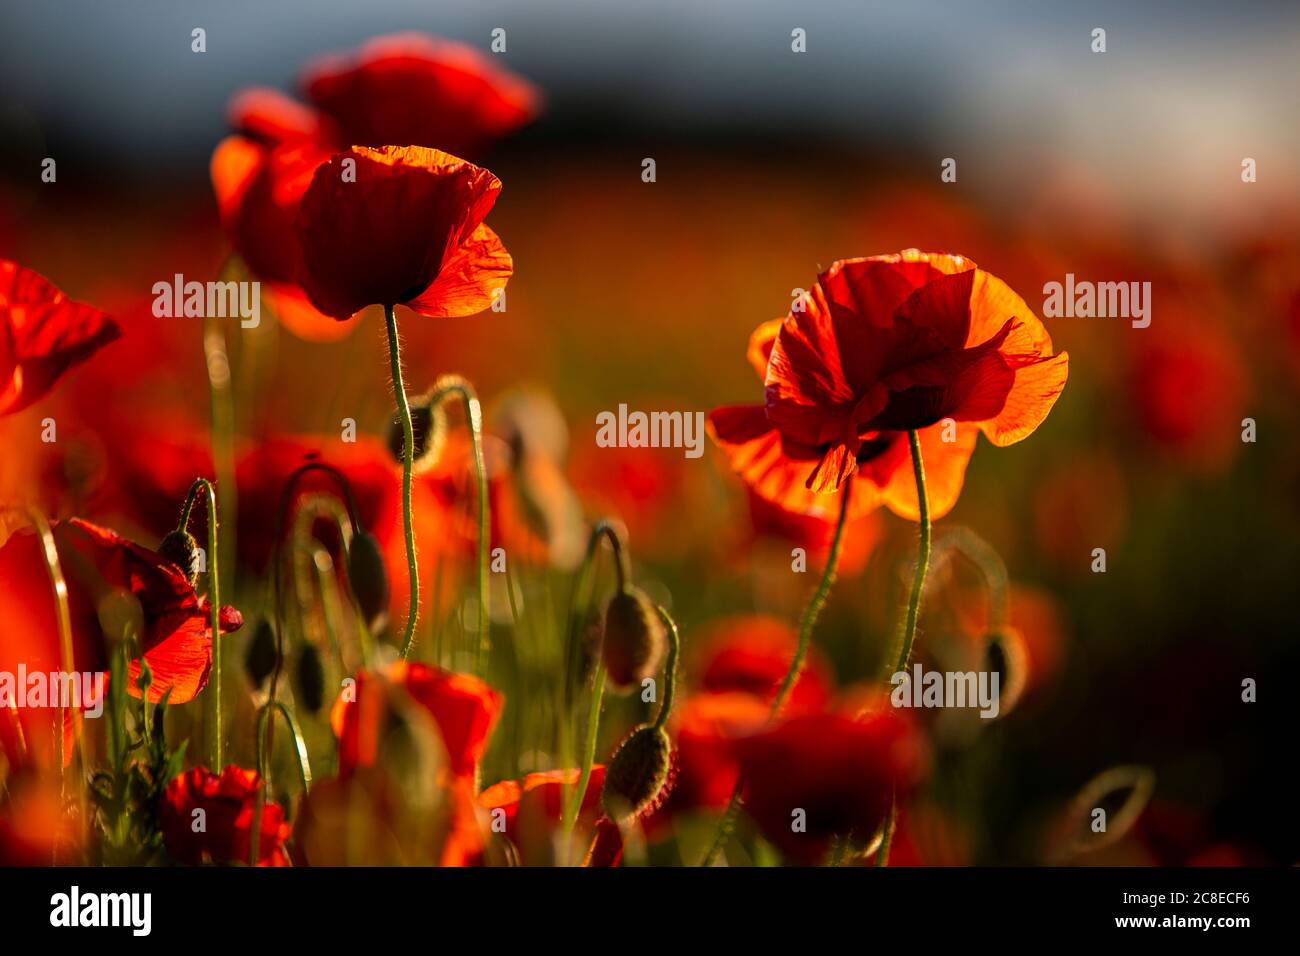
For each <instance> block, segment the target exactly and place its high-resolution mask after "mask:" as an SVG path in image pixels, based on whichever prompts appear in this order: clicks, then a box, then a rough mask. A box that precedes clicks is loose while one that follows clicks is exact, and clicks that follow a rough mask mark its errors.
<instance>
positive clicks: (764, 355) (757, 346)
mask: <svg viewBox="0 0 1300 956" xmlns="http://www.w3.org/2000/svg"><path fill="white" fill-rule="evenodd" d="M784 322H785V319H772V320H771V321H770V322H764V323H763V324H762V325H760V326H759V327H758V328H756V329H755V330H754V333H753V334H752V335H751V336H750V337H749V348H748V349H747V350H746V352H745V357H746V358H747V359H749V364H750V365H752V366H753V367H754V371H755V372H757V373H758V377H759V379H760V380H765V379H766V378H767V362H768V359H770V358H771V357H772V346H773V345H775V344H776V337H777V336H778V335H779V334H780V332H781V325H782V323H784Z"/></svg>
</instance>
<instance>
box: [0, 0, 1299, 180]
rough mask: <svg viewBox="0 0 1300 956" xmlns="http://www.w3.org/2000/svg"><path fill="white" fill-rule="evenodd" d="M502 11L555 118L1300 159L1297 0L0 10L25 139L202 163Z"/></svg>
mask: <svg viewBox="0 0 1300 956" xmlns="http://www.w3.org/2000/svg"><path fill="white" fill-rule="evenodd" d="M810 6H811V7H815V9H814V10H809V9H808V8H809V7H810ZM1085 7H1086V9H1085ZM196 26H202V27H203V28H204V29H205V30H206V31H207V44H208V49H207V52H206V53H205V54H195V53H193V52H191V50H190V31H191V30H192V29H193V28H194V27H196ZM498 26H499V27H504V28H505V29H506V31H507V42H508V51H507V53H506V54H505V56H504V60H505V62H506V64H507V65H508V66H509V67H510V68H512V69H514V70H515V71H517V72H519V73H522V74H524V75H525V76H528V77H529V78H531V79H533V80H534V81H535V82H537V83H538V84H539V85H540V86H541V87H542V88H543V90H544V91H545V92H546V94H547V96H548V99H549V103H550V110H549V113H548V116H549V121H548V122H549V123H550V124H553V127H551V128H559V129H567V130H572V129H574V128H576V127H582V126H585V127H588V128H608V129H610V130H620V129H622V130H627V129H643V130H645V131H648V132H651V133H653V134H654V135H659V136H668V137H678V138H689V137H692V136H698V135H701V134H714V135H717V134H719V133H722V134H724V135H725V133H726V131H727V130H728V129H749V130H753V129H768V130H776V131H786V132H789V133H791V134H793V135H799V134H801V133H805V132H806V133H811V134H814V135H824V136H833V137H838V138H845V139H849V140H860V141H862V142H864V143H881V142H883V143H886V144H894V146H895V148H913V149H914V148H916V144H917V143H918V142H919V143H920V144H922V147H923V149H924V150H926V151H929V152H931V153H934V154H935V155H936V156H937V157H942V156H945V155H961V156H963V157H965V158H967V159H970V158H978V157H979V156H981V154H986V155H991V156H1005V155H1007V154H1008V153H1012V154H1020V155H1023V154H1025V153H1026V152H1027V151H1029V150H1031V149H1032V150H1034V151H1039V150H1042V149H1044V148H1048V149H1056V150H1058V151H1059V152H1061V153H1063V154H1068V155H1071V156H1075V157H1078V158H1079V159H1080V160H1082V161H1085V162H1088V163H1091V164H1095V165H1097V166H1098V167H1099V168H1100V169H1103V170H1106V171H1107V174H1108V175H1109V174H1110V173H1113V172H1115V171H1117V170H1118V171H1121V172H1125V177H1124V178H1125V179H1126V180H1127V181H1129V182H1131V183H1132V184H1133V186H1134V189H1135V191H1136V192H1138V193H1142V194H1148V193H1151V192H1152V191H1154V192H1155V194H1157V195H1158V194H1159V192H1160V190H1161V189H1171V195H1176V194H1185V191H1186V190H1185V187H1186V183H1185V182H1182V181H1180V180H1179V177H1178V176H1172V177H1171V176H1170V174H1169V169H1170V168H1171V167H1173V166H1177V167H1178V168H1179V169H1180V170H1191V171H1193V172H1192V174H1193V175H1199V171H1207V170H1212V169H1217V168H1218V167H1219V166H1220V165H1222V164H1224V163H1232V164H1235V163H1236V162H1238V161H1239V158H1238V157H1240V156H1242V155H1251V156H1255V157H1256V158H1258V159H1259V160H1260V163H1261V167H1267V166H1269V165H1271V167H1272V168H1273V169H1277V168H1279V166H1281V165H1283V164H1285V165H1287V167H1288V168H1289V169H1290V170H1291V171H1292V172H1294V171H1295V170H1296V166H1295V161H1294V159H1292V157H1294V156H1297V155H1300V143H1298V142H1297V138H1298V137H1300V133H1298V132H1297V129H1296V124H1295V123H1294V122H1293V121H1292V119H1293V107H1294V103H1293V99H1294V95H1295V90H1297V89H1300V75H1298V74H1300V66H1298V64H1300V5H1297V4H1294V3H1292V4H1237V3H1203V2H1176V0H1163V2H1144V3H1140V4H1135V3H1130V2H1127V0H1124V2H1109V3H1092V4H1087V5H1083V4H1075V3H1036V2H1027V0H1022V2H972V0H954V2H949V3H929V2H914V0H909V2H889V3H867V2H861V0H858V2H839V3H836V2H831V3H818V4H809V3H807V2H769V3H762V2H741V0H658V2H655V3H648V2H647V3H623V2H594V0H588V2H576V0H562V2H539V0H519V2H491V0H487V2H484V0H472V2H463V0H450V2H448V0H437V2H430V0H367V2H364V3H359V2H353V0H273V2H271V0H221V2H215V0H204V2H195V0H181V2H178V0H41V2H34V0H18V2H6V3H4V4H3V5H2V6H0V133H3V136H4V139H5V140H6V142H7V144H8V148H12V149H15V150H20V151H33V152H37V153H39V150H40V149H41V148H42V147H44V146H45V145H46V144H55V145H57V146H58V148H60V149H64V150H73V151H93V152H94V153H95V155H96V156H97V157H99V159H100V160H101V161H102V162H104V163H106V164H115V163H116V164H121V163H123V162H126V163H131V162H136V161H138V159H139V157H140V155H141V154H142V152H145V151H147V152H148V155H149V156H150V161H151V162H153V163H155V164H157V165H158V166H159V167H160V168H166V167H168V166H185V167H190V166H193V165H194V164H196V163H202V162H205V161H206V157H207V156H208V154H209V153H210V150H211V148H212V145H213V144H214V143H215V142H216V141H217V139H218V138H219V137H220V136H221V134H222V132H223V130H224V108H225V104H226V102H227V100H228V99H229V97H230V95H231V94H232V93H233V92H235V91H236V90H238V89H240V88H241V87H244V86H249V85H255V84H261V85H272V86H278V87H281V88H283V89H290V88H291V87H292V84H293V81H294V79H295V77H296V76H297V74H298V72H299V70H300V69H301V67H302V65H303V64H304V63H305V62H307V61H309V60H310V59H311V58H312V57H313V56H315V55H317V54H319V53H322V52H329V51H337V50H346V49H349V48H352V47H354V46H356V45H357V44H358V43H359V42H361V41H362V40H364V39H366V38H368V37H371V36H374V35H377V34H382V33H387V32H392V31H398V30H412V29H414V30H423V31H426V32H430V33H434V34H437V35H441V36H446V37H450V38H455V39H460V40H463V41H465V42H468V43H471V44H474V45H476V46H479V47H480V48H483V49H485V50H486V49H487V46H488V42H489V34H490V31H491V30H492V28H494V27H498ZM1097 26H1100V27H1103V28H1105V29H1106V30H1107V44H1108V52H1107V53H1105V54H1104V55H1098V54H1094V53H1092V52H1091V50H1090V49H1089V43H1090V34H1091V31H1092V29H1093V28H1094V27H1097ZM794 27H801V28H803V29H805V30H806V31H807V36H808V41H807V42H808V52H807V53H806V54H802V55H796V54H793V53H792V52H791V50H790V31H791V29H793V28H794ZM1283 118H1285V120H1284V119H1283ZM547 129H548V125H547V123H543V124H542V125H541V127H540V135H543V136H544V135H546V130H547ZM1175 160H1176V161H1175ZM1007 168H1008V169H1009V170H1011V169H1014V164H1013V165H1012V166H1009V167H1007ZM1013 174H1014V173H1013V172H1008V173H1007V175H1013ZM1182 198H1183V199H1185V195H1183V197H1182Z"/></svg>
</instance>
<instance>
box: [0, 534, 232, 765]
mask: <svg viewBox="0 0 1300 956" xmlns="http://www.w3.org/2000/svg"><path fill="white" fill-rule="evenodd" d="M53 533H54V538H55V542H56V545H57V547H58V552H59V559H60V563H61V565H62V568H63V576H64V578H65V579H66V581H67V586H68V609H69V612H70V615H71V623H72V656H73V669H74V670H76V671H77V672H79V673H87V672H89V673H102V672H106V671H107V670H108V666H109V651H108V648H109V638H110V635H106V634H105V633H104V631H103V630H102V626H101V623H100V609H101V606H102V605H103V602H104V599H105V598H107V597H111V596H113V595H116V594H120V593H122V592H125V593H127V594H129V595H131V596H132V597H133V598H134V599H135V600H136V601H138V602H139V606H140V611H141V614H142V620H143V632H142V633H141V634H140V635H139V640H140V644H141V646H142V647H143V650H144V659H145V660H146V661H148V662H149V668H150V670H151V671H152V674H153V683H152V684H151V685H150V689H149V699H150V700H152V701H154V702H157V701H158V700H160V699H161V698H162V695H163V694H164V693H165V692H166V691H168V690H170V691H171V697H170V698H169V702H170V703H172V704H183V703H185V702H187V701H189V700H193V699H194V697H195V696H196V695H197V694H198V693H199V691H201V690H202V689H203V687H204V685H205V684H206V683H207V680H208V670H209V668H210V667H211V664H212V630H211V626H210V624H211V613H210V610H209V606H208V604H207V601H206V600H203V601H200V600H199V598H198V596H197V595H196V594H195V592H194V588H193V587H191V586H190V584H189V582H188V581H187V580H186V579H185V576H184V575H183V574H182V573H181V572H180V570H179V569H178V568H176V566H175V565H173V564H171V563H170V562H168V561H165V560H164V559H162V558H161V557H159V556H158V555H157V554H156V553H154V552H153V551H150V550H149V549H148V548H144V547H141V546H140V545H138V544H134V543H133V542H130V541H127V540H126V539H125V538H122V537H119V536H118V535H116V534H114V533H113V532H112V531H108V530H106V529H104V528H99V527H96V526H95V525H92V524H89V523H87V522H85V521H81V520H79V519H76V518H74V519H72V520H70V521H66V522H61V523H58V524H55V525H54V526H53ZM42 552H43V548H42V545H41V542H40V539H39V538H38V537H37V535H36V533H35V532H33V531H31V530H21V531H18V532H16V533H14V534H13V535H12V536H11V537H10V538H9V540H8V541H6V542H5V544H4V547H3V548H0V622H2V624H0V626H2V627H3V629H4V640H3V641H0V671H5V672H9V673H16V672H17V669H18V667H19V665H23V666H24V667H25V668H26V670H27V672H28V673H29V674H31V673H37V672H40V673H45V674H49V673H50V672H52V671H61V670H63V665H62V658H61V655H60V652H59V630H58V624H57V616H56V614H57V612H56V607H55V602H54V597H53V595H52V593H51V590H50V584H49V580H48V578H47V574H46V570H45V560H44V556H43V553H42ZM242 623H243V618H242V617H241V616H240V613H239V612H238V611H236V610H235V609H234V608H230V607H223V608H222V609H221V630H222V632H223V633H228V632H230V631H234V630H237V629H238V628H239V627H240V625H241V624H242ZM111 637H112V639H114V640H116V639H118V638H119V635H111ZM139 675H140V661H139V660H134V661H132V662H131V664H130V668H129V675H128V677H129V684H128V687H127V689H128V691H129V692H130V693H131V694H132V695H134V696H139V690H138V688H137V686H136V681H137V679H138V678H139ZM86 703H91V702H89V701H87V702H86ZM57 714H58V708H56V707H48V708H42V707H27V708H19V716H20V719H21V721H22V725H23V731H24V733H25V735H26V738H27V745H28V752H29V756H31V757H32V759H33V760H35V761H36V762H38V763H40V762H43V760H44V755H45V754H48V753H53V752H55V749H54V748H55V746H56V743H55V738H54V736H53V728H54V720H55V718H56V716H57ZM68 732H70V722H68V721H65V733H68ZM4 736H6V735H3V734H0V737H4ZM3 743H4V744H5V750H6V752H7V753H9V754H10V756H11V758H13V755H14V754H15V753H16V751H15V749H14V748H13V747H12V746H11V745H12V744H13V741H11V740H8V739H5V740H3ZM71 753H72V750H71V747H68V748H67V749H66V750H65V756H66V757H70V756H71Z"/></svg>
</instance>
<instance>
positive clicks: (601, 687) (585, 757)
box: [560, 667, 605, 847]
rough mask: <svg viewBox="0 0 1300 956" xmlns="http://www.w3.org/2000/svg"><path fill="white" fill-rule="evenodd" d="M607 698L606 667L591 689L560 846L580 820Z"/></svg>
mask: <svg viewBox="0 0 1300 956" xmlns="http://www.w3.org/2000/svg"><path fill="white" fill-rule="evenodd" d="M604 700H605V668H603V667H601V668H598V669H597V670H596V684H595V686H594V687H593V688H592V689H591V709H590V710H589V711H588V712H587V742H586V744H585V745H584V747H583V754H582V772H581V773H579V775H578V789H577V790H575V791H574V792H573V795H572V796H571V797H570V798H569V804H568V806H566V807H565V808H564V820H563V821H562V822H561V825H560V846H561V847H567V846H568V843H569V835H570V834H571V833H572V832H573V826H574V824H575V823H577V822H578V813H579V812H580V811H581V810H582V799H583V797H585V796H586V794H587V784H588V783H590V781H591V767H592V765H593V764H594V763H595V762H596V740H597V737H598V736H599V730H600V707H601V704H602V703H603V702H604Z"/></svg>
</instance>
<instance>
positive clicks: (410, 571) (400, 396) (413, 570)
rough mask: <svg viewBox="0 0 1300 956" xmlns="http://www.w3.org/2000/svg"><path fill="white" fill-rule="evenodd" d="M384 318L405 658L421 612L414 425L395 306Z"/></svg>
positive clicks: (387, 308)
mask: <svg viewBox="0 0 1300 956" xmlns="http://www.w3.org/2000/svg"><path fill="white" fill-rule="evenodd" d="M384 320H385V322H386V323H387V326H388V364H389V371H390V373H391V375H392V379H393V394H394V395H395V397H396V398H397V412H398V415H400V416H401V419H402V438H403V440H404V441H405V444H404V445H403V446H402V448H403V454H402V524H403V528H404V529H405V533H406V574H407V580H408V582H409V585H410V593H411V601H410V605H409V607H408V608H407V612H406V630H405V632H404V633H403V634H402V657H403V658H405V657H406V655H407V652H408V651H409V650H410V648H411V641H412V640H413V639H414V637H415V625H416V621H417V619H418V618H419V616H420V569H419V567H418V566H417V564H416V560H415V525H414V522H413V521H412V516H411V466H412V465H413V464H414V461H413V459H414V457H415V429H414V427H413V426H412V424H411V406H410V404H409V403H408V402H407V400H406V386H405V384H403V382H402V346H401V343H400V342H399V341H398V338H397V314H396V313H395V312H394V311H393V306H391V305H386V306H384Z"/></svg>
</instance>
